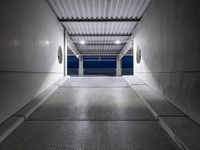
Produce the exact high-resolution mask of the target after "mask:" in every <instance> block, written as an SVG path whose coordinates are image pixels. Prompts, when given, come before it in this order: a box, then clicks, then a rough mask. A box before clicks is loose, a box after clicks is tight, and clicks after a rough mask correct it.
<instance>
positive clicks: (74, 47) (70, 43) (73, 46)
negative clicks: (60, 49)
mask: <svg viewBox="0 0 200 150" xmlns="http://www.w3.org/2000/svg"><path fill="white" fill-rule="evenodd" d="M65 36H66V37H65V38H66V39H67V47H68V48H69V49H70V50H71V51H72V52H73V53H74V55H80V52H79V50H78V49H77V47H76V46H75V44H74V43H73V42H71V41H72V40H71V38H70V36H69V35H68V34H67V33H66V34H65Z"/></svg>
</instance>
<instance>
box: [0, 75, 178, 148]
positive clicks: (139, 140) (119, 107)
mask: <svg viewBox="0 0 200 150" xmlns="http://www.w3.org/2000/svg"><path fill="white" fill-rule="evenodd" d="M74 85H76V87H75V86H74ZM113 85H114V86H113ZM127 85H128V83H127V82H126V81H125V80H124V79H122V78H110V77H109V78H107V77H105V78H103V77H95V78H94V77H92V78H90V77H87V78H84V77H82V78H78V77H77V78H72V79H70V80H68V81H66V82H65V83H64V84H63V86H61V87H60V88H59V89H58V90H57V91H56V92H55V93H54V94H53V95H52V96H51V97H50V98H49V99H48V100H47V101H46V102H45V103H44V104H43V105H42V106H41V107H40V108H39V109H38V110H37V111H36V112H35V113H33V114H32V115H31V116H30V117H29V118H28V119H27V120H26V121H25V122H24V123H23V124H22V125H21V126H20V127H19V128H18V129H17V130H15V131H14V132H13V133H12V134H11V135H10V136H8V137H7V138H6V140H4V141H3V143H2V144H0V150H5V149H6V150H7V149H9V150H11V149H12V150H26V149H34V150H53V149H58V150H64V149H66V150H83V149H84V150H87V149H89V150H90V149H91V150H96V149H98V150H117V149H119V150H120V149H122V150H152V149H153V150H178V149H179V148H178V147H177V146H176V144H175V143H174V142H173V141H172V139H171V138H170V137H169V136H168V134H167V133H166V132H165V131H164V130H163V129H162V128H161V126H160V125H159V122H158V121H157V120H156V119H155V117H154V116H153V115H152V114H151V112H150V111H149V110H148V108H147V107H146V105H145V104H144V103H143V101H142V100H141V99H140V98H139V97H138V95H137V94H136V92H135V91H134V90H133V89H131V88H130V86H127Z"/></svg>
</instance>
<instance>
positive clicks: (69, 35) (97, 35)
mask: <svg viewBox="0 0 200 150" xmlns="http://www.w3.org/2000/svg"><path fill="white" fill-rule="evenodd" d="M69 36H97V37H98V36H131V34H80V33H79V34H69Z"/></svg>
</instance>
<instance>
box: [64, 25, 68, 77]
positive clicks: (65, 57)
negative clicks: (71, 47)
mask: <svg viewBox="0 0 200 150" xmlns="http://www.w3.org/2000/svg"><path fill="white" fill-rule="evenodd" d="M64 76H67V38H66V29H65V28H64Z"/></svg>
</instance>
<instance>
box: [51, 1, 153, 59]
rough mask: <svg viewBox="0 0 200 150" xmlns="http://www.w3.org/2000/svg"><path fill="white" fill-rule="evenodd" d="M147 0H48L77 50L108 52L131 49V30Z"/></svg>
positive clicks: (81, 51)
mask: <svg viewBox="0 0 200 150" xmlns="http://www.w3.org/2000/svg"><path fill="white" fill-rule="evenodd" d="M150 1H151V0H48V2H49V4H50V5H51V7H52V9H53V10H54V12H55V13H56V15H57V18H58V20H59V21H60V22H61V23H62V24H63V26H64V27H65V29H66V32H67V34H68V36H69V38H70V40H69V41H70V42H71V43H73V44H74V45H75V46H73V47H76V48H77V50H78V54H80V55H86V54H87V55H88V54H92V55H95V54H96V55H109V56H110V55H113V56H114V55H115V56H116V55H118V56H120V55H121V54H122V53H123V54H124V53H126V52H127V51H128V50H129V49H131V44H130V42H131V41H132V40H133V39H132V38H133V36H132V33H133V30H134V28H135V26H136V25H137V23H138V22H139V21H140V20H141V18H142V16H143V14H144V12H145V10H146V8H147V6H148V5H149V4H150ZM92 41H96V42H95V43H94V42H92ZM108 41H109V42H108ZM80 43H82V45H81V44H80ZM83 43H85V44H83ZM87 43H89V44H87ZM90 43H92V44H90ZM117 43H118V44H117ZM71 51H72V52H74V51H73V50H71Z"/></svg>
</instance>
